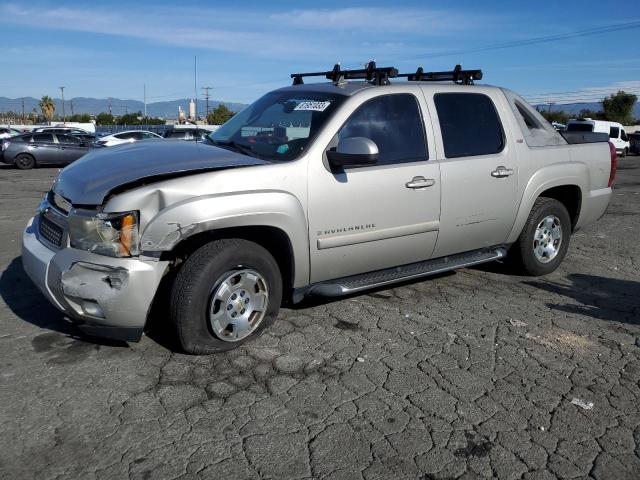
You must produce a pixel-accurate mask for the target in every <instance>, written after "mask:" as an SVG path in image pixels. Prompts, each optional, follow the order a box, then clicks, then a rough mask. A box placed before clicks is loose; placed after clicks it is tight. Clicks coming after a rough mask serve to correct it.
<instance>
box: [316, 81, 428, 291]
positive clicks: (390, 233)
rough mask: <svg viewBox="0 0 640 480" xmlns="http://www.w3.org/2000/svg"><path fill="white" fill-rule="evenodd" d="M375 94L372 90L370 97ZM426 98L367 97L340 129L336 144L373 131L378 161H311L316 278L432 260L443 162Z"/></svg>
mask: <svg viewBox="0 0 640 480" xmlns="http://www.w3.org/2000/svg"><path fill="white" fill-rule="evenodd" d="M369 96H371V95H369ZM423 119H425V120H426V122H427V124H429V115H428V111H427V107H426V104H425V102H424V98H422V97H420V98H419V97H416V96H415V95H413V94H412V93H409V92H407V93H394V94H390V95H389V94H388V95H377V96H373V97H372V98H369V99H367V100H365V101H364V102H363V103H362V104H361V105H360V106H359V107H357V109H355V111H354V112H353V113H352V114H351V116H350V117H349V118H348V119H347V121H346V122H345V123H344V124H343V125H342V126H341V127H340V128H339V131H338V132H337V133H336V136H335V137H334V141H333V142H332V143H331V144H330V145H328V146H327V149H328V148H329V147H333V146H335V144H336V143H337V142H338V141H340V140H341V139H344V138H350V137H365V138H369V139H370V140H373V141H374V142H375V143H376V145H377V147H378V150H379V158H378V162H377V163H376V164H375V165H370V166H363V167H350V168H348V167H345V168H343V169H338V168H335V167H334V168H332V167H331V166H330V165H329V163H328V160H327V158H326V154H325V155H324V158H323V159H322V160H323V161H321V159H319V158H318V159H317V161H316V159H312V160H311V161H310V164H309V176H308V178H309V241H310V252H309V253H310V261H311V282H312V283H314V282H319V281H323V280H328V279H334V278H340V277H344V276H349V275H354V274H358V273H364V272H369V271H373V270H379V269H384V268H388V267H393V266H398V265H403V264H408V263H413V262H417V261H421V260H426V259H428V258H430V257H431V254H432V252H433V249H434V247H435V244H436V239H437V236H438V228H439V217H440V168H439V165H438V163H437V162H436V161H435V160H432V159H434V158H435V150H434V149H433V145H434V141H433V138H432V132H431V131H430V129H425V125H424V122H423Z"/></svg>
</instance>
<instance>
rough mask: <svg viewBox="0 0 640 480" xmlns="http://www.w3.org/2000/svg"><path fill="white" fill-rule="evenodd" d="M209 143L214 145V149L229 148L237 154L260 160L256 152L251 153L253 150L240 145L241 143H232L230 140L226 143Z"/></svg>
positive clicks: (213, 141) (214, 141)
mask: <svg viewBox="0 0 640 480" xmlns="http://www.w3.org/2000/svg"><path fill="white" fill-rule="evenodd" d="M211 142H212V143H213V145H215V146H216V147H222V148H225V147H231V148H232V149H233V150H235V151H236V152H238V153H242V154H244V155H248V156H250V157H254V158H261V157H260V156H259V155H258V154H257V153H256V152H254V151H253V149H252V148H251V147H249V146H248V145H242V144H241V143H238V142H234V141H233V140H230V141H228V142H220V141H216V140H211Z"/></svg>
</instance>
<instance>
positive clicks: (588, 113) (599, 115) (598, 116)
mask: <svg viewBox="0 0 640 480" xmlns="http://www.w3.org/2000/svg"><path fill="white" fill-rule="evenodd" d="M578 117H579V118H591V119H593V120H606V119H607V118H606V117H605V115H604V112H603V111H598V112H596V111H595V110H589V109H588V108H583V109H582V110H580V113H579V114H578Z"/></svg>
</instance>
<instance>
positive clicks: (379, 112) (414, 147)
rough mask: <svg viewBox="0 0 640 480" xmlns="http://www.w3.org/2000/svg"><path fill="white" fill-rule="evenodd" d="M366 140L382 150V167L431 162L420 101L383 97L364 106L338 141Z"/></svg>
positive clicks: (358, 110)
mask: <svg viewBox="0 0 640 480" xmlns="http://www.w3.org/2000/svg"><path fill="white" fill-rule="evenodd" d="M350 137H366V138H369V139H371V140H373V141H374V142H375V143H376V145H377V146H378V152H379V155H378V163H377V164H378V165H389V164H394V163H406V162H419V161H424V160H427V159H428V153H427V147H426V140H425V137H424V127H423V125H422V117H421V115H420V107H419V106H418V101H417V99H416V98H415V97H414V96H413V95H410V94H404V93H403V94H395V95H383V96H380V97H375V98H372V99H371V100H368V101H367V102H365V103H364V104H362V105H360V107H358V108H357V110H356V111H355V112H354V113H353V114H352V115H351V116H350V117H349V119H348V120H347V122H346V123H345V124H344V125H343V126H342V128H341V129H340V132H338V139H339V140H342V139H344V138H350Z"/></svg>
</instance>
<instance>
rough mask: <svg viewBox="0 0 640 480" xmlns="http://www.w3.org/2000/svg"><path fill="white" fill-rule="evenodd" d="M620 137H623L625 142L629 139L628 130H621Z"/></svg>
mask: <svg viewBox="0 0 640 480" xmlns="http://www.w3.org/2000/svg"><path fill="white" fill-rule="evenodd" d="M620 138H621V139H622V141H623V142H628V141H629V137H627V132H625V131H624V130H622V131H621V132H620Z"/></svg>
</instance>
